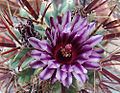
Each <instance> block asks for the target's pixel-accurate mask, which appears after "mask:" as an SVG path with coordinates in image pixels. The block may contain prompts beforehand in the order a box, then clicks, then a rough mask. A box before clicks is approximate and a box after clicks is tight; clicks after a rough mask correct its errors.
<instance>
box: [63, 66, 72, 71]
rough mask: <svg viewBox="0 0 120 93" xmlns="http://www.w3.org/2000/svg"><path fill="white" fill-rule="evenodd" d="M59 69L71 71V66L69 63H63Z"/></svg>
mask: <svg viewBox="0 0 120 93" xmlns="http://www.w3.org/2000/svg"><path fill="white" fill-rule="evenodd" d="M61 70H63V71H65V72H72V71H73V69H72V68H71V65H63V66H62V67H61Z"/></svg>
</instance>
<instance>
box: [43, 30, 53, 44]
mask: <svg viewBox="0 0 120 93" xmlns="http://www.w3.org/2000/svg"><path fill="white" fill-rule="evenodd" d="M45 34H46V36H47V38H48V39H49V40H50V41H51V42H52V40H53V37H52V36H51V33H50V31H49V29H46V31H45Z"/></svg>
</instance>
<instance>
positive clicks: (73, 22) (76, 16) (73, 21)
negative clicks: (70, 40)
mask: <svg viewBox="0 0 120 93" xmlns="http://www.w3.org/2000/svg"><path fill="white" fill-rule="evenodd" d="M80 18H81V16H80V15H75V16H74V17H73V20H72V27H71V31H72V30H73V29H74V26H75V24H76V23H77V22H78V21H79V20H80Z"/></svg>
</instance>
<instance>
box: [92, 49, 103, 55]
mask: <svg viewBox="0 0 120 93" xmlns="http://www.w3.org/2000/svg"><path fill="white" fill-rule="evenodd" d="M94 51H95V52H97V53H98V54H102V53H103V52H104V49H101V48H95V49H94Z"/></svg>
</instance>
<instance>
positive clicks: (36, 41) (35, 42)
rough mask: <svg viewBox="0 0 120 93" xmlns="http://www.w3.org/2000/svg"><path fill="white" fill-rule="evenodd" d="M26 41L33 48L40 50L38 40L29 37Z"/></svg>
mask: <svg viewBox="0 0 120 93" xmlns="http://www.w3.org/2000/svg"><path fill="white" fill-rule="evenodd" d="M28 41H29V43H30V44H31V45H32V46H33V47H34V48H36V49H41V46H40V45H39V42H40V40H39V39H36V38H35V37H30V38H29V39H28Z"/></svg>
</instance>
